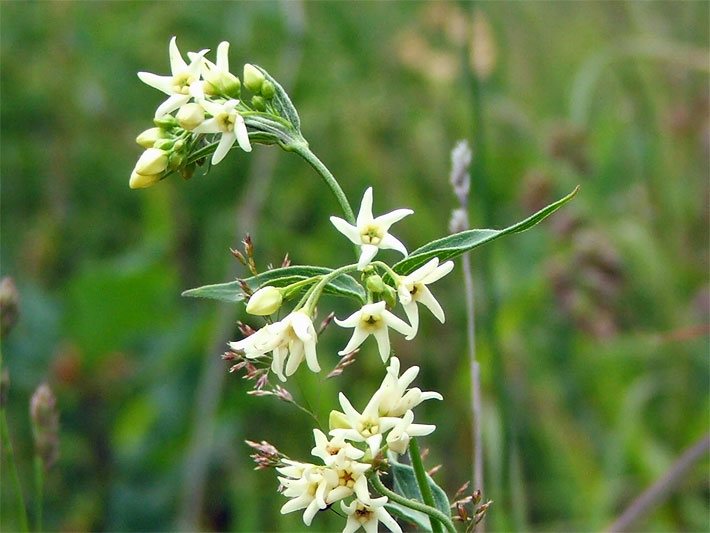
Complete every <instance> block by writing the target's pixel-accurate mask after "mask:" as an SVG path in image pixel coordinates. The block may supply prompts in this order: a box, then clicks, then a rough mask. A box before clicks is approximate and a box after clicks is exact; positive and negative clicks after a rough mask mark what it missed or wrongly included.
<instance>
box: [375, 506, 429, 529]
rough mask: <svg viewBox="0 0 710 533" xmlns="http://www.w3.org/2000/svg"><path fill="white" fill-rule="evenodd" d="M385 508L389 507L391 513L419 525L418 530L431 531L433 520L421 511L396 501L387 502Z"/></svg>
mask: <svg viewBox="0 0 710 533" xmlns="http://www.w3.org/2000/svg"><path fill="white" fill-rule="evenodd" d="M385 509H387V511H388V512H389V513H390V514H391V515H394V516H396V517H397V518H399V519H401V520H404V521H405V522H409V523H410V524H414V525H415V526H417V531H431V521H430V520H429V517H428V516H427V515H425V514H424V513H422V512H420V511H415V510H414V509H410V508H409V507H405V506H404V505H400V504H399V503H395V502H387V503H386V504H385Z"/></svg>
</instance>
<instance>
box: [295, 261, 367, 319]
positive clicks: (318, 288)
mask: <svg viewBox="0 0 710 533" xmlns="http://www.w3.org/2000/svg"><path fill="white" fill-rule="evenodd" d="M356 268H357V264H354V265H345V266H344V267H340V268H338V269H336V270H333V271H332V272H330V273H329V274H326V275H324V276H323V277H322V278H321V280H320V281H319V282H318V284H317V285H315V286H314V287H313V289H312V291H311V294H310V296H309V297H308V300H307V301H306V303H305V305H304V307H305V308H306V312H307V313H312V312H313V308H314V307H315V305H316V303H317V302H318V298H320V295H321V293H322V292H323V289H324V288H325V286H326V285H328V283H330V282H331V281H332V280H334V279H335V278H337V277H338V276H340V275H342V274H347V273H348V272H350V271H352V270H355V269H356Z"/></svg>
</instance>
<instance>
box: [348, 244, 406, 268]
mask: <svg viewBox="0 0 710 533" xmlns="http://www.w3.org/2000/svg"><path fill="white" fill-rule="evenodd" d="M386 237H387V236H385V238H386ZM383 242H384V239H383ZM360 250H362V251H361V252H360V259H358V261H357V269H358V270H364V269H365V267H366V266H367V265H369V264H370V261H372V259H373V258H374V257H375V255H377V250H378V248H377V246H375V245H374V244H363V245H362V246H360ZM405 255H406V254H405Z"/></svg>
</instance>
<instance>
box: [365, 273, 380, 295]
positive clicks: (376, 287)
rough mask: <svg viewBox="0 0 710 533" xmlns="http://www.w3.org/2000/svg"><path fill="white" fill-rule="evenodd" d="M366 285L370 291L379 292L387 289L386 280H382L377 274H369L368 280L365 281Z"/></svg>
mask: <svg viewBox="0 0 710 533" xmlns="http://www.w3.org/2000/svg"><path fill="white" fill-rule="evenodd" d="M365 287H367V290H368V291H370V292H374V293H375V294H379V293H381V292H383V291H384V290H385V282H384V281H382V278H381V277H380V276H378V275H377V274H375V275H373V276H368V278H367V281H365Z"/></svg>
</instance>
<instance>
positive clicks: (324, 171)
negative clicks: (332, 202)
mask: <svg viewBox="0 0 710 533" xmlns="http://www.w3.org/2000/svg"><path fill="white" fill-rule="evenodd" d="M287 149H289V150H291V151H293V152H295V153H297V154H298V155H300V156H301V157H302V158H303V159H305V160H306V161H307V162H308V163H309V164H310V165H311V166H312V167H313V169H314V170H315V171H316V172H318V174H320V176H321V178H323V181H325V183H326V185H328V187H330V190H331V191H332V192H333V194H334V195H335V198H336V199H337V200H338V203H339V204H340V208H341V209H342V210H343V214H344V215H345V219H346V220H347V221H348V222H350V223H351V224H355V215H354V214H353V210H352V208H351V207H350V203H349V202H348V198H347V197H346V196H345V193H344V192H343V189H342V188H341V187H340V184H339V183H338V180H336V179H335V176H333V174H332V173H331V172H330V170H328V167H326V166H325V165H324V164H323V162H322V161H321V160H320V159H318V158H317V157H316V154H314V153H313V152H311V150H310V148H308V143H307V142H306V141H305V140H304V141H301V142H293V143H291V144H290V145H288V147H287Z"/></svg>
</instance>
